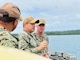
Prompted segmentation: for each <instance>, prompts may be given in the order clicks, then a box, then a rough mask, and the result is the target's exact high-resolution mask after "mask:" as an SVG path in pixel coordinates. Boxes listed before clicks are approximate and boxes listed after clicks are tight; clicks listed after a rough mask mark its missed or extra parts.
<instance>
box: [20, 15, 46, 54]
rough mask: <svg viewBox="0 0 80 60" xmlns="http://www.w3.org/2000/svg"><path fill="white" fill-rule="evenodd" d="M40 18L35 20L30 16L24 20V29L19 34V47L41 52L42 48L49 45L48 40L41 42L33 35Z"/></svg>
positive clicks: (37, 52)
mask: <svg viewBox="0 0 80 60" xmlns="http://www.w3.org/2000/svg"><path fill="white" fill-rule="evenodd" d="M38 22H39V20H37V21H36V20H34V18H33V17H31V16H29V17H27V18H25V19H24V21H23V29H24V31H23V32H22V33H21V34H20V35H19V49H21V50H24V51H29V52H32V53H36V54H39V55H40V54H41V50H42V49H43V48H44V47H45V46H47V44H46V42H42V43H39V41H38V40H36V38H35V37H34V36H33V34H32V32H33V31H34V29H35V23H38Z"/></svg>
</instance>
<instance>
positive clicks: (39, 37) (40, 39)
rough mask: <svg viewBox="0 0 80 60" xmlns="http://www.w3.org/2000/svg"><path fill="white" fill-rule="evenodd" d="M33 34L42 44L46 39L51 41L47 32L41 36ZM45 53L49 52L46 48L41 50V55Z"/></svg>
mask: <svg viewBox="0 0 80 60" xmlns="http://www.w3.org/2000/svg"><path fill="white" fill-rule="evenodd" d="M33 34H34V36H35V38H36V40H38V42H39V44H40V43H41V42H42V41H44V40H46V41H47V42H48V43H49V41H48V37H47V35H46V34H45V33H43V35H42V36H39V35H38V34H37V33H33ZM44 53H47V50H46V48H44V49H43V50H41V52H40V55H43V54H44Z"/></svg>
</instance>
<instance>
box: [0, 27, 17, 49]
mask: <svg viewBox="0 0 80 60" xmlns="http://www.w3.org/2000/svg"><path fill="white" fill-rule="evenodd" d="M17 41H18V39H17V38H15V37H14V36H12V35H11V34H10V33H9V32H8V31H7V30H6V29H5V28H4V27H2V26H0V45H2V46H7V47H14V48H17V47H18V44H17Z"/></svg>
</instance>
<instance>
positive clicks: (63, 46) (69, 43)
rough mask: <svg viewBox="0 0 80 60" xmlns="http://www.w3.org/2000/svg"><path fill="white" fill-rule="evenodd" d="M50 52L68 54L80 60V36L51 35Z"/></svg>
mask: <svg viewBox="0 0 80 60" xmlns="http://www.w3.org/2000/svg"><path fill="white" fill-rule="evenodd" d="M48 38H49V52H50V53H51V52H53V51H57V52H66V53H70V54H72V55H74V56H76V57H77V60H80V35H50V36H48Z"/></svg>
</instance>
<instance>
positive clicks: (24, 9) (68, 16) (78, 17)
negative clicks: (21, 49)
mask: <svg viewBox="0 0 80 60" xmlns="http://www.w3.org/2000/svg"><path fill="white" fill-rule="evenodd" d="M6 2H11V3H14V4H16V5H17V6H19V8H20V9H21V15H22V17H23V19H24V18H26V17H27V16H33V17H34V18H35V19H37V18H44V19H45V20H46V29H45V31H64V30H76V29H80V0H0V6H1V5H3V4H4V3H6ZM22 29H23V27H22V22H20V23H19V24H18V26H17V28H16V29H15V30H14V31H13V33H20V32H21V31H22Z"/></svg>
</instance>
